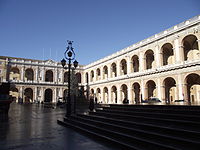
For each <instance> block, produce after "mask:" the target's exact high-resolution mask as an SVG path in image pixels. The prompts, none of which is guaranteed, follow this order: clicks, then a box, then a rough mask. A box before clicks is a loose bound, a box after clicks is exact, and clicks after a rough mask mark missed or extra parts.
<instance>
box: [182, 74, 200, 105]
mask: <svg viewBox="0 0 200 150" xmlns="http://www.w3.org/2000/svg"><path fill="white" fill-rule="evenodd" d="M186 85H187V93H186V94H187V95H185V98H186V100H188V101H190V102H196V103H200V76H199V75H198V74H196V73H192V74H189V75H188V76H187V77H186Z"/></svg>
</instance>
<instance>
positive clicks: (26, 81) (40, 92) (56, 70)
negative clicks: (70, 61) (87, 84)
mask: <svg viewBox="0 0 200 150" xmlns="http://www.w3.org/2000/svg"><path fill="white" fill-rule="evenodd" d="M0 63H1V65H0V66H1V68H2V69H1V72H2V75H1V81H2V82H8V81H9V82H11V83H12V85H14V87H12V88H11V91H10V94H11V95H12V96H13V97H14V99H15V100H16V102H19V101H23V102H38V101H39V102H53V103H55V102H57V101H58V100H60V101H63V100H64V97H66V95H67V81H68V70H67V68H66V69H63V67H62V66H61V64H60V63H58V62H55V61H53V60H47V61H41V60H32V59H24V58H13V57H4V56H1V57H0ZM81 67H82V66H79V67H78V68H76V70H75V76H76V77H77V80H76V81H77V82H79V85H81V74H82V72H83V69H82V68H81Z"/></svg>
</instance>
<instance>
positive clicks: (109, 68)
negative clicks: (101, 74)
mask: <svg viewBox="0 0 200 150" xmlns="http://www.w3.org/2000/svg"><path fill="white" fill-rule="evenodd" d="M107 67H108V79H109V78H111V77H112V75H111V64H108V65H107Z"/></svg>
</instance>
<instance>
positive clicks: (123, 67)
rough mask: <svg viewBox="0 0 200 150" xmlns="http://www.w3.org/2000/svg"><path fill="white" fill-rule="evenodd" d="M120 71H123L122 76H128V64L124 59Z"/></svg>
mask: <svg viewBox="0 0 200 150" xmlns="http://www.w3.org/2000/svg"><path fill="white" fill-rule="evenodd" d="M120 69H121V75H126V74H127V62H126V60H125V59H122V61H121V62H120Z"/></svg>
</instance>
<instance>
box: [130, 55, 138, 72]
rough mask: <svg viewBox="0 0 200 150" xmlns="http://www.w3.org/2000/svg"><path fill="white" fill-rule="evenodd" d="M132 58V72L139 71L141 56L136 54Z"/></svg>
mask: <svg viewBox="0 0 200 150" xmlns="http://www.w3.org/2000/svg"><path fill="white" fill-rule="evenodd" d="M131 60H132V67H131V72H138V71H139V58H138V56H137V55H134V56H133V57H132V59H131Z"/></svg>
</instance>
